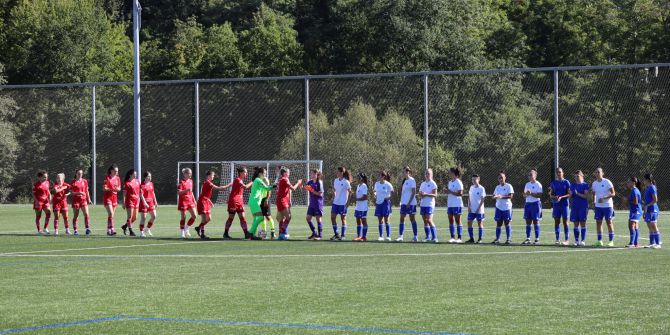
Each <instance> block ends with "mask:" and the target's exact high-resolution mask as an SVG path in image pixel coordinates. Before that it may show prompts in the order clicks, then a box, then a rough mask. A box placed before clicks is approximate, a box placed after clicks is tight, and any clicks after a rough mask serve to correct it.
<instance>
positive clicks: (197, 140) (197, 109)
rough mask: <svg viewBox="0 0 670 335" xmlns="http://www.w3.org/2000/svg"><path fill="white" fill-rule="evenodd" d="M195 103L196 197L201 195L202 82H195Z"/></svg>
mask: <svg viewBox="0 0 670 335" xmlns="http://www.w3.org/2000/svg"><path fill="white" fill-rule="evenodd" d="M193 105H194V106H195V110H194V113H195V116H194V119H195V120H194V121H195V127H193V128H194V131H193V136H194V143H193V146H194V147H195V157H194V158H195V159H194V160H195V197H196V198H199V197H200V83H199V82H197V81H196V82H195V92H194V96H193Z"/></svg>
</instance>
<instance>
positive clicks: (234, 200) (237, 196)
mask: <svg viewBox="0 0 670 335" xmlns="http://www.w3.org/2000/svg"><path fill="white" fill-rule="evenodd" d="M243 186H244V181H242V179H241V178H240V177H237V178H235V180H233V186H232V187H231V189H230V196H229V197H228V206H229V207H230V206H231V205H233V204H237V205H240V204H241V205H242V206H244V198H243V197H242V194H243V192H244V188H243Z"/></svg>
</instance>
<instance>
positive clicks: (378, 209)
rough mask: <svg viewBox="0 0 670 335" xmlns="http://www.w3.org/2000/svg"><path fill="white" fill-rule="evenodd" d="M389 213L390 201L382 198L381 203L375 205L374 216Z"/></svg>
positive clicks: (387, 214)
mask: <svg viewBox="0 0 670 335" xmlns="http://www.w3.org/2000/svg"><path fill="white" fill-rule="evenodd" d="M389 215H391V201H390V200H384V202H382V203H381V204H377V205H376V206H375V216H389Z"/></svg>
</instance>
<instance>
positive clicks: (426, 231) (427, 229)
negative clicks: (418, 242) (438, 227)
mask: <svg viewBox="0 0 670 335" xmlns="http://www.w3.org/2000/svg"><path fill="white" fill-rule="evenodd" d="M423 231H424V232H425V233H426V240H429V239H430V226H423Z"/></svg>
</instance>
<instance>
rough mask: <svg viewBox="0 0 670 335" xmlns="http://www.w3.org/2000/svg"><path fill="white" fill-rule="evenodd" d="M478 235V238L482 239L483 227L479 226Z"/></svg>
mask: <svg viewBox="0 0 670 335" xmlns="http://www.w3.org/2000/svg"><path fill="white" fill-rule="evenodd" d="M478 236H479V239H480V240H481V239H482V237H484V228H482V227H479V235H478Z"/></svg>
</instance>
